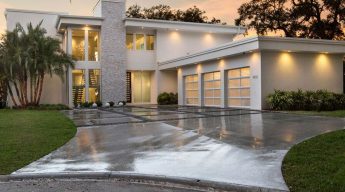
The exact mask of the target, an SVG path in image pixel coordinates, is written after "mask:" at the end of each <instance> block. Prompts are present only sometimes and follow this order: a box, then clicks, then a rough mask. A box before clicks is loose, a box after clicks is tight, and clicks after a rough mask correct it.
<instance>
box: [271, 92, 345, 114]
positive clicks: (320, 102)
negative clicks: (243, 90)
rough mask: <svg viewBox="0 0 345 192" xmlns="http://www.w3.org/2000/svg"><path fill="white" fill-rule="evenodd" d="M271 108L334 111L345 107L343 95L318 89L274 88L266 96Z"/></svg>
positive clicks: (344, 96)
mask: <svg viewBox="0 0 345 192" xmlns="http://www.w3.org/2000/svg"><path fill="white" fill-rule="evenodd" d="M267 102H268V104H269V106H270V108H271V109H272V110H287V111H300V110H306V111H334V110H344V109H345V95H344V94H336V93H332V92H328V91H326V90H318V91H302V90H298V91H280V90H275V92H274V93H273V94H270V95H269V96H268V97H267Z"/></svg>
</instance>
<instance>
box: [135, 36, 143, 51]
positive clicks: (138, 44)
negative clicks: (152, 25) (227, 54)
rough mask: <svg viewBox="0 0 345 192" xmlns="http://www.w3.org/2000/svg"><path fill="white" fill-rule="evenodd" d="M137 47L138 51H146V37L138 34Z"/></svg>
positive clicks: (136, 37)
mask: <svg viewBox="0 0 345 192" xmlns="http://www.w3.org/2000/svg"><path fill="white" fill-rule="evenodd" d="M135 47H136V50H145V35H143V34H136V36H135Z"/></svg>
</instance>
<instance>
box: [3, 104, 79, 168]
mask: <svg viewBox="0 0 345 192" xmlns="http://www.w3.org/2000/svg"><path fill="white" fill-rule="evenodd" d="M75 133H76V127H75V125H74V124H73V122H72V121H71V120H69V119H68V118H67V117H65V116H64V115H63V114H61V113H60V112H58V111H34V110H33V111H29V110H0V175H5V174H10V173H12V172H13V171H16V170H18V169H20V168H22V167H24V166H26V165H28V164H30V163H31V162H33V161H35V160H37V159H39V158H41V157H43V156H45V155H47V154H49V153H50V152H52V151H54V150H56V149H57V148H59V147H60V146H62V145H64V144H65V143H66V142H67V141H69V140H70V139H71V138H72V137H73V136H74V135H75Z"/></svg>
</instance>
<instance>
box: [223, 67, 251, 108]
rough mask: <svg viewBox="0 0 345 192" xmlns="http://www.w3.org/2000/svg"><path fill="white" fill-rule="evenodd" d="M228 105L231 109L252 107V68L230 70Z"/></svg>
mask: <svg viewBox="0 0 345 192" xmlns="http://www.w3.org/2000/svg"><path fill="white" fill-rule="evenodd" d="M228 81H229V82H228V104H229V106H230V107H249V106H250V68H249V67H245V68H240V69H233V70H229V72H228Z"/></svg>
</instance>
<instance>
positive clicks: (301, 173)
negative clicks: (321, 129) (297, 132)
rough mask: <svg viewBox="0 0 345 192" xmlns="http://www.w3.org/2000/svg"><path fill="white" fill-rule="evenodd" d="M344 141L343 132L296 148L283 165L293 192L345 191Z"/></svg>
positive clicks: (326, 135) (288, 184)
mask: <svg viewBox="0 0 345 192" xmlns="http://www.w3.org/2000/svg"><path fill="white" fill-rule="evenodd" d="M344 140H345V131H343V130H342V131H336V132H333V133H327V134H325V135H321V136H317V137H315V138H312V139H310V140H308V141H304V142H302V143H300V144H298V145H296V146H294V147H293V148H292V149H291V150H290V151H289V152H288V154H287V155H286V157H285V159H284V161H283V166H282V171H283V175H284V179H285V181H286V183H287V186H288V187H289V189H290V191H291V192H297V191H313V192H326V191H327V192H328V191H329V192H331V191H334V192H336V191H337V192H341V191H345V158H344V151H345V145H344Z"/></svg>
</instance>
